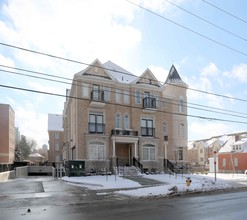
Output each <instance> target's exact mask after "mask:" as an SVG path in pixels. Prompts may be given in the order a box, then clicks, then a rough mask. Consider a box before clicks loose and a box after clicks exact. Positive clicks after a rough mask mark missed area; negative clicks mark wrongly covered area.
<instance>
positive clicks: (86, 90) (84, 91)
mask: <svg viewBox="0 0 247 220" xmlns="http://www.w3.org/2000/svg"><path fill="white" fill-rule="evenodd" d="M82 96H83V97H87V98H88V97H89V84H88V83H83V84H82Z"/></svg>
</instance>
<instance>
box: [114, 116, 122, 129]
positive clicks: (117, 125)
mask: <svg viewBox="0 0 247 220" xmlns="http://www.w3.org/2000/svg"><path fill="white" fill-rule="evenodd" d="M120 121H121V118H120V113H117V114H116V125H115V127H116V128H120V126H121V124H120Z"/></svg>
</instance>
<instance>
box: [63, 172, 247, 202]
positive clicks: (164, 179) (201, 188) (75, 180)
mask: <svg viewBox="0 0 247 220" xmlns="http://www.w3.org/2000/svg"><path fill="white" fill-rule="evenodd" d="M140 178H147V179H152V180H156V181H159V182H160V184H155V185H153V186H150V185H149V186H146V185H141V184H140V183H138V180H136V181H133V180H129V179H127V178H123V177H119V176H114V175H113V176H87V177H63V178H62V180H63V181H65V182H67V183H69V184H79V185H80V186H83V187H87V188H88V189H92V190H104V189H112V191H114V193H118V194H124V195H129V196H135V197H150V196H169V195H174V194H184V193H187V192H205V191H213V190H219V189H227V188H233V187H239V186H240V183H241V186H244V185H245V186H246V185H247V176H246V175H244V174H217V179H216V182H215V176H214V174H208V175H200V174H191V175H169V174H157V175H144V176H143V177H140ZM187 178H190V179H191V184H190V186H186V179H187Z"/></svg>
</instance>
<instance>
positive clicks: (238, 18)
mask: <svg viewBox="0 0 247 220" xmlns="http://www.w3.org/2000/svg"><path fill="white" fill-rule="evenodd" d="M202 1H203V2H205V3H206V4H208V5H210V6H212V7H214V8H216V9H218V10H219V11H222V12H224V13H225V14H227V15H229V16H231V17H233V18H235V19H237V20H239V21H242V22H243V23H246V24H247V21H246V20H244V19H242V18H240V17H238V16H236V15H234V14H232V13H230V12H228V11H226V10H224V9H222V8H220V7H218V6H216V5H214V4H212V3H211V2H209V1H206V0H202Z"/></svg>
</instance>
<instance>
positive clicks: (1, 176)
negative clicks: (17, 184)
mask: <svg viewBox="0 0 247 220" xmlns="http://www.w3.org/2000/svg"><path fill="white" fill-rule="evenodd" d="M14 178H15V171H14V170H12V171H7V172H2V173H0V182H2V181H6V180H9V179H14Z"/></svg>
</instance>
